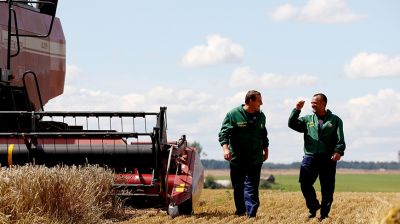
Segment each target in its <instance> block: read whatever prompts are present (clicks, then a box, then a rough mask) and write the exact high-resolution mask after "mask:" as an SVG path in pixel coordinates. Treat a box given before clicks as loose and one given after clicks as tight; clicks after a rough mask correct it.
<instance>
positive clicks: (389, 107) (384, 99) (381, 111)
mask: <svg viewBox="0 0 400 224" xmlns="http://www.w3.org/2000/svg"><path fill="white" fill-rule="evenodd" d="M346 107H347V108H348V112H349V117H348V120H349V121H351V123H352V127H353V128H354V129H359V128H362V130H371V132H372V133H373V132H374V130H376V129H377V128H387V127H398V126H400V93H399V92H396V91H395V90H392V89H383V90H380V91H379V92H378V93H377V94H376V95H374V94H369V95H366V96H363V97H359V98H353V99H350V100H349V101H348V103H347V104H346ZM366 124H368V125H366Z"/></svg>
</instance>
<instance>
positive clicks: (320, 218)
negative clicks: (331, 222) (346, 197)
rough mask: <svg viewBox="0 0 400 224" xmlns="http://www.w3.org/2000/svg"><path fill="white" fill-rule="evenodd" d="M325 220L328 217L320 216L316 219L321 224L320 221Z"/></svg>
mask: <svg viewBox="0 0 400 224" xmlns="http://www.w3.org/2000/svg"><path fill="white" fill-rule="evenodd" d="M326 218H329V216H328V215H321V217H319V218H318V221H320V222H321V221H322V220H324V219H326Z"/></svg>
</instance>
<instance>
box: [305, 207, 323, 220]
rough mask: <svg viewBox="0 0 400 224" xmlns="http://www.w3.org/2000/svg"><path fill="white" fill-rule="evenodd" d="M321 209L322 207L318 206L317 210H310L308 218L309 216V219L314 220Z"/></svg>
mask: <svg viewBox="0 0 400 224" xmlns="http://www.w3.org/2000/svg"><path fill="white" fill-rule="evenodd" d="M320 208H321V205H320V204H318V205H317V206H316V208H315V210H309V211H308V216H307V217H308V218H309V219H311V218H314V217H315V216H316V215H317V211H318V210H319V209H320Z"/></svg>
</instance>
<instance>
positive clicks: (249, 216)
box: [247, 215, 256, 218]
mask: <svg viewBox="0 0 400 224" xmlns="http://www.w3.org/2000/svg"><path fill="white" fill-rule="evenodd" d="M247 217H248V218H255V217H256V215H247Z"/></svg>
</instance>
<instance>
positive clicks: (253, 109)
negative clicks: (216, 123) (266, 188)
mask: <svg viewBox="0 0 400 224" xmlns="http://www.w3.org/2000/svg"><path fill="white" fill-rule="evenodd" d="M261 105H262V98H261V93H259V92H258V91H255V90H250V91H249V92H247V94H246V97H245V104H242V105H240V106H238V107H236V108H234V109H232V110H231V111H229V112H228V114H227V115H226V117H225V119H224V121H223V122H222V127H221V131H220V132H219V142H220V144H221V146H222V149H223V152H224V159H225V160H228V161H230V176H231V182H232V187H233V194H234V200H235V207H236V212H235V214H236V215H239V216H241V215H245V214H247V216H248V217H255V216H256V214H257V209H258V207H259V205H260V200H259V195H258V186H259V184H260V174H261V166H262V163H263V162H264V161H265V160H267V159H268V145H269V141H268V137H267V135H268V133H267V129H266V127H265V115H264V113H263V112H261V111H260V106H261Z"/></svg>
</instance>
